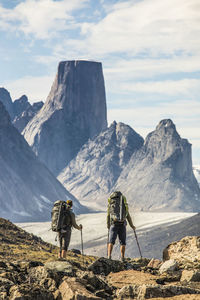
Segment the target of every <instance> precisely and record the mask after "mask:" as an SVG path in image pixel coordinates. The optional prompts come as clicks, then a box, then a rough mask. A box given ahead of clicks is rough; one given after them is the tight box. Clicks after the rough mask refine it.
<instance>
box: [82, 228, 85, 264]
mask: <svg viewBox="0 0 200 300" xmlns="http://www.w3.org/2000/svg"><path fill="white" fill-rule="evenodd" d="M81 252H82V258H83V264H84V256H83V255H84V254H83V232H82V228H81Z"/></svg>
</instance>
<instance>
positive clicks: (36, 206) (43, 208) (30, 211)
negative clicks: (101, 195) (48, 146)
mask: <svg viewBox="0 0 200 300" xmlns="http://www.w3.org/2000/svg"><path fill="white" fill-rule="evenodd" d="M0 170H1V172H0V207H1V215H2V216H4V218H7V219H10V220H12V221H15V222H28V221H40V220H43V221H45V220H49V219H50V217H51V210H52V206H53V203H54V201H56V200H59V199H63V200H66V199H72V200H73V201H74V208H75V211H76V212H77V213H78V212H80V211H84V207H83V206H82V205H81V204H80V203H79V201H78V200H77V199H76V198H75V197H74V196H73V195H71V194H70V193H69V192H68V191H67V190H66V189H65V188H64V187H63V185H62V184H61V183H60V182H59V181H58V180H57V179H56V178H55V177H54V176H53V174H51V172H50V171H49V170H48V169H47V167H46V166H45V165H44V164H42V163H41V162H40V161H39V160H38V158H37V157H36V155H35V154H34V153H33V151H32V150H31V148H30V147H29V145H28V144H27V142H26V141H25V139H24V137H23V136H22V135H21V134H20V133H19V131H18V130H17V129H16V128H15V127H14V125H13V124H12V123H11V119H10V116H9V114H8V112H7V111H6V109H5V107H4V105H3V104H2V102H0Z"/></svg>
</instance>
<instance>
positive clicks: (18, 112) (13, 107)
mask: <svg viewBox="0 0 200 300" xmlns="http://www.w3.org/2000/svg"><path fill="white" fill-rule="evenodd" d="M0 101H1V102H2V103H3V105H4V106H5V108H6V110H7V112H8V114H9V116H10V118H11V121H12V123H13V125H14V126H15V127H16V128H17V129H18V130H19V132H22V130H23V129H24V127H25V126H26V125H27V124H28V122H29V121H30V120H31V119H32V118H33V117H34V116H35V114H36V113H37V112H38V111H39V110H40V109H41V108H42V106H43V104H44V103H43V102H42V101H40V102H35V103H33V104H32V105H31V104H30V102H29V101H28V98H27V96H26V95H23V96H21V97H20V98H19V99H16V100H15V101H14V102H12V98H11V96H10V93H9V92H8V91H7V90H6V89H5V88H0Z"/></svg>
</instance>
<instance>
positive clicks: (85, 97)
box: [24, 61, 107, 175]
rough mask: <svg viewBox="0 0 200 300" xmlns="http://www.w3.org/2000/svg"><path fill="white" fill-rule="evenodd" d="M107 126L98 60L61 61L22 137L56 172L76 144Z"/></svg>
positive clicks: (73, 152) (76, 146)
mask: <svg viewBox="0 0 200 300" xmlns="http://www.w3.org/2000/svg"><path fill="white" fill-rule="evenodd" d="M106 128H107V110H106V97H105V86H104V78H103V71H102V65H101V63H97V62H91V61H62V62H60V63H59V66H58V72H57V75H56V78H55V80H54V83H53V85H52V88H51V91H50V93H49V96H48V97H47V100H46V102H45V104H44V106H43V108H42V110H41V111H40V112H39V113H38V114H37V115H36V116H35V117H34V118H33V119H32V120H31V122H29V124H28V125H27V127H26V128H25V130H24V137H25V138H26V140H27V142H28V143H29V145H30V146H32V149H33V150H34V151H35V153H36V154H37V155H38V156H39V158H40V160H41V161H43V162H44V163H45V164H46V165H47V166H48V168H49V169H50V170H51V171H52V172H53V173H54V174H55V175H58V173H59V172H60V171H61V170H62V169H63V168H64V167H65V166H66V165H67V164H68V163H69V161H70V160H71V159H73V158H74V157H75V155H76V154H77V152H78V151H79V150H80V148H81V147H82V146H83V145H84V143H86V142H87V141H88V139H91V138H93V137H94V136H96V135H98V134H99V133H100V132H101V131H102V130H104V129H106Z"/></svg>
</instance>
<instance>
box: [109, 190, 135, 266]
mask: <svg viewBox="0 0 200 300" xmlns="http://www.w3.org/2000/svg"><path fill="white" fill-rule="evenodd" d="M126 220H128V223H129V225H130V226H131V228H133V230H134V231H135V226H134V225H133V222H132V219H131V216H130V214H129V211H128V204H127V201H126V197H125V196H124V195H123V194H122V193H121V192H120V191H115V192H113V193H112V194H111V195H110V197H109V199H108V209H107V228H108V230H109V234H108V258H109V259H111V254H112V250H113V245H114V244H115V241H116V238H117V236H118V237H119V242H120V252H121V261H122V262H124V259H125V258H124V256H125V248H126V225H127V221H126Z"/></svg>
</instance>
